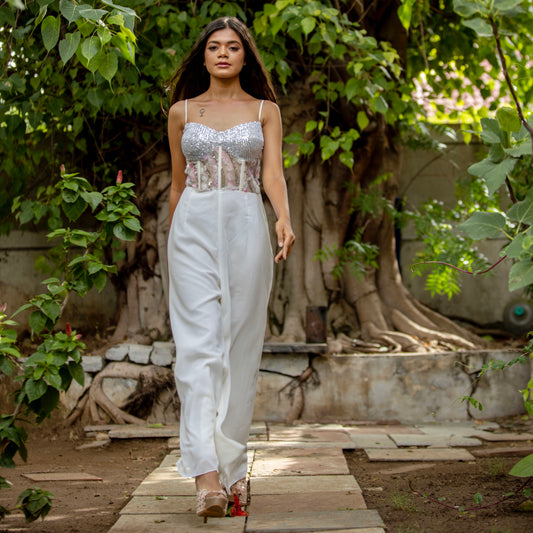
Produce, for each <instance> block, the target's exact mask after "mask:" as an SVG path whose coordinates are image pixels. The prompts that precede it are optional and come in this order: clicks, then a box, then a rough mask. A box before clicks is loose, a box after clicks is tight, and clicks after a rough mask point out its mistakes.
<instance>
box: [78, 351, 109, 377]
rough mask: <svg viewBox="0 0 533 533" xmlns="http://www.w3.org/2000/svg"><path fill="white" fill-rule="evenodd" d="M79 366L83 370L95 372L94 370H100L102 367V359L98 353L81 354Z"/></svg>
mask: <svg viewBox="0 0 533 533" xmlns="http://www.w3.org/2000/svg"><path fill="white" fill-rule="evenodd" d="M81 366H82V368H83V370H85V372H90V373H92V374H96V372H100V370H102V368H104V359H103V357H102V356H100V355H83V356H82V358H81Z"/></svg>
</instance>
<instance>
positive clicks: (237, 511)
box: [231, 494, 248, 516]
mask: <svg viewBox="0 0 533 533" xmlns="http://www.w3.org/2000/svg"><path fill="white" fill-rule="evenodd" d="M233 500H234V501H233V507H232V508H231V516H248V513H247V512H246V511H243V510H242V507H241V504H240V503H239V497H238V496H237V494H233Z"/></svg>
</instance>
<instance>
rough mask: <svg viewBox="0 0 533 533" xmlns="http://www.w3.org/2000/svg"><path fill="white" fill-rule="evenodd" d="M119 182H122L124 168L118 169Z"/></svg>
mask: <svg viewBox="0 0 533 533" xmlns="http://www.w3.org/2000/svg"><path fill="white" fill-rule="evenodd" d="M117 183H122V170H119V171H118V174H117Z"/></svg>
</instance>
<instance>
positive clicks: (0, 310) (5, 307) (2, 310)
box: [0, 302, 7, 313]
mask: <svg viewBox="0 0 533 533" xmlns="http://www.w3.org/2000/svg"><path fill="white" fill-rule="evenodd" d="M6 309H7V302H6V303H5V304H4V305H2V307H0V313H5V311H6Z"/></svg>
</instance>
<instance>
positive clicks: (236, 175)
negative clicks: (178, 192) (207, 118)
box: [181, 105, 264, 194]
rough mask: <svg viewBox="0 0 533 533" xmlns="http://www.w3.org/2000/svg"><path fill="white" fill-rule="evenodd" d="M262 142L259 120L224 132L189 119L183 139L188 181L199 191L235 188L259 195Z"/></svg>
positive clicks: (187, 183)
mask: <svg viewBox="0 0 533 533" xmlns="http://www.w3.org/2000/svg"><path fill="white" fill-rule="evenodd" d="M261 108H262V105H261ZM263 145H264V138H263V128H262V126H261V122H260V120H257V121H253V122H243V123H242V124H237V125H236V126H233V127H232V128H229V129H227V130H223V131H218V130H215V129H213V128H210V127H209V126H206V125H204V124H200V123H198V122H186V124H185V127H184V129H183V136H182V138H181V148H182V151H183V155H184V156H185V159H186V161H187V164H186V167H185V174H186V182H185V184H186V185H187V186H188V187H192V188H194V189H197V190H198V191H209V190H214V189H234V190H240V191H244V192H252V193H256V194H259V193H260V192H261V188H260V174H261V158H262V155H263Z"/></svg>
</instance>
